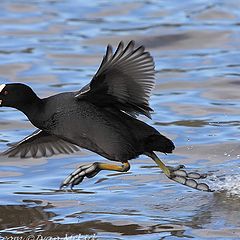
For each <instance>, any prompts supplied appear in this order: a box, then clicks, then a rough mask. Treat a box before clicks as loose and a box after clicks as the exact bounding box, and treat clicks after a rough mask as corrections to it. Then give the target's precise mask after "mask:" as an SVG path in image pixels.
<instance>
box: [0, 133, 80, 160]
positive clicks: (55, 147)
mask: <svg viewBox="0 0 240 240" xmlns="http://www.w3.org/2000/svg"><path fill="white" fill-rule="evenodd" d="M77 151H79V148H78V147H77V146H76V145H74V144H72V143H69V142H67V141H65V140H63V139H60V138H58V137H57V136H54V135H50V134H48V133H46V132H44V131H42V130H37V131H35V132H34V133H32V134H31V135H29V136H28V137H26V138H24V139H23V140H22V141H20V142H18V143H15V144H13V145H11V147H10V148H9V149H8V150H6V151H5V152H3V153H2V154H1V155H4V156H8V157H21V158H30V157H32V158H40V157H50V156H52V155H58V154H61V153H63V154H70V153H74V152H77Z"/></svg>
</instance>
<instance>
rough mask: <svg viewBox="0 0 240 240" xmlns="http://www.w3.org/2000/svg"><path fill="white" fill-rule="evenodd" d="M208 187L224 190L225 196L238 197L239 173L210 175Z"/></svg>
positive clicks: (239, 187)
mask: <svg viewBox="0 0 240 240" xmlns="http://www.w3.org/2000/svg"><path fill="white" fill-rule="evenodd" d="M210 181H211V183H209V185H210V188H211V189H212V190H214V191H216V192H224V193H226V195H227V196H229V197H230V196H238V197H240V174H237V175H230V176H216V175H213V176H211V179H210Z"/></svg>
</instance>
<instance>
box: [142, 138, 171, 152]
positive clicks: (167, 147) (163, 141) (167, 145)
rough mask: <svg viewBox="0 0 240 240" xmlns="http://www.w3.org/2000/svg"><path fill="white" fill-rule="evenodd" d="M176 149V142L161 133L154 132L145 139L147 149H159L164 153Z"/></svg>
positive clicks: (149, 150)
mask: <svg viewBox="0 0 240 240" xmlns="http://www.w3.org/2000/svg"><path fill="white" fill-rule="evenodd" d="M174 149H175V146H174V143H173V142H172V141H171V140H170V139H168V138H167V137H165V136H163V135H161V134H154V135H151V136H149V137H148V138H147V139H146V140H145V151H146V152H152V151H158V152H163V153H172V151H173V150H174Z"/></svg>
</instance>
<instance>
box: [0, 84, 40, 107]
mask: <svg viewBox="0 0 240 240" xmlns="http://www.w3.org/2000/svg"><path fill="white" fill-rule="evenodd" d="M36 98H37V96H36V94H35V93H34V92H33V90H32V89H31V88H30V87H28V86H27V85H25V84H22V83H10V84H1V85H0V107H12V108H16V109H19V110H23V109H24V107H25V106H26V105H29V104H31V103H34V101H35V100H36Z"/></svg>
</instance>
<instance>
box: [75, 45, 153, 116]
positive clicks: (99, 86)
mask: <svg viewBox="0 0 240 240" xmlns="http://www.w3.org/2000/svg"><path fill="white" fill-rule="evenodd" d="M154 74H155V70H154V62H153V58H152V57H151V55H150V54H149V52H147V51H145V49H144V47H143V46H140V47H136V46H135V42H134V41H130V42H129V43H128V45H127V46H126V47H125V46H124V44H123V42H120V43H119V45H118V47H117V50H116V51H115V53H113V50H112V46H111V45H108V47H107V52H106V55H105V56H104V58H103V60H102V63H101V65H100V67H99V69H98V71H97V73H96V74H95V75H94V77H93V79H92V81H91V82H90V83H89V84H87V85H86V86H85V87H83V88H82V89H81V90H80V91H79V92H77V93H76V95H75V97H76V98H77V99H79V100H80V99H83V100H84V99H86V100H87V101H90V102H92V103H94V104H96V105H98V106H100V107H113V108H115V109H118V110H122V111H125V112H127V113H129V114H132V115H135V114H144V115H146V116H148V117H150V111H152V109H151V108H150V107H149V103H148V100H149V97H150V94H151V90H152V89H153V87H154V85H155V79H154Z"/></svg>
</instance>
